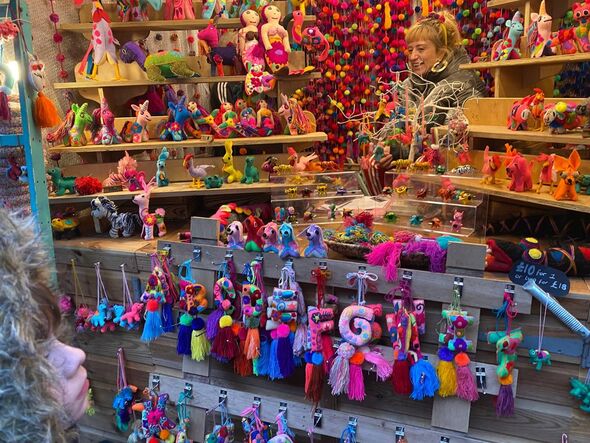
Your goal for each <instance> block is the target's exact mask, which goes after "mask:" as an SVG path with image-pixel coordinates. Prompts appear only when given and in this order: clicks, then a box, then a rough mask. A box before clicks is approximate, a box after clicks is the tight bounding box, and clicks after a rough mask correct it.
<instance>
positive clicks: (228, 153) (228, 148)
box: [222, 140, 243, 183]
mask: <svg viewBox="0 0 590 443" xmlns="http://www.w3.org/2000/svg"><path fill="white" fill-rule="evenodd" d="M232 149H233V142H231V141H229V140H228V141H226V142H225V155H224V156H223V169H222V171H223V172H225V173H226V174H227V182H228V183H233V182H240V181H241V180H242V176H243V174H242V172H241V171H239V170H237V169H236V168H234V157H233V152H232Z"/></svg>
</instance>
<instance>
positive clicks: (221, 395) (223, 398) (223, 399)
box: [219, 389, 227, 404]
mask: <svg viewBox="0 0 590 443" xmlns="http://www.w3.org/2000/svg"><path fill="white" fill-rule="evenodd" d="M226 401H227V391H226V390H225V389H222V390H220V391H219V404H222V403H224V402H226Z"/></svg>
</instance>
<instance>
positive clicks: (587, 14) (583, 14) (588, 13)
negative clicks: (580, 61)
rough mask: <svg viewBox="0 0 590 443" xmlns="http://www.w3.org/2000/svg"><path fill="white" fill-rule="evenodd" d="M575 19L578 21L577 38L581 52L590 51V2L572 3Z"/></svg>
mask: <svg viewBox="0 0 590 443" xmlns="http://www.w3.org/2000/svg"><path fill="white" fill-rule="evenodd" d="M572 12H573V13H574V20H575V21H576V22H578V26H576V28H575V40H576V45H577V47H578V51H579V52H590V40H589V35H588V25H589V23H588V21H589V20H590V3H587V2H585V1H583V2H581V3H574V4H573V5H572Z"/></svg>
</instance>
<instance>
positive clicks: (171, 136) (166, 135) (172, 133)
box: [160, 95, 191, 142]
mask: <svg viewBox="0 0 590 443" xmlns="http://www.w3.org/2000/svg"><path fill="white" fill-rule="evenodd" d="M185 101H186V96H184V95H183V96H182V98H181V99H180V100H179V101H178V103H176V104H174V103H172V102H169V103H168V108H170V110H171V111H172V116H173V121H170V122H168V123H166V126H165V127H164V130H163V131H162V133H161V134H160V140H172V141H175V142H180V141H182V140H186V139H187V136H186V131H185V130H184V124H185V123H186V121H187V120H188V119H189V118H190V117H191V112H190V111H189V110H188V109H187V107H186V105H185Z"/></svg>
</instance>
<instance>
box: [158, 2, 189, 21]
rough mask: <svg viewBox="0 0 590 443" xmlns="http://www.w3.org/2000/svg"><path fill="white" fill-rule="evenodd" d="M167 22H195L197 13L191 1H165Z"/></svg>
mask: <svg viewBox="0 0 590 443" xmlns="http://www.w3.org/2000/svg"><path fill="white" fill-rule="evenodd" d="M164 19H165V20H194V19H195V11H194V10H193V2H192V1H191V0H164Z"/></svg>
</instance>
